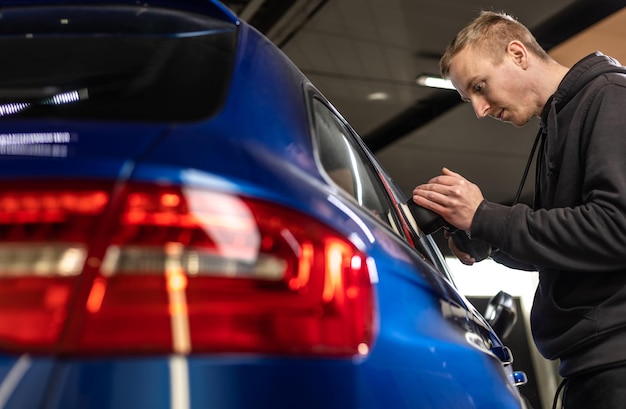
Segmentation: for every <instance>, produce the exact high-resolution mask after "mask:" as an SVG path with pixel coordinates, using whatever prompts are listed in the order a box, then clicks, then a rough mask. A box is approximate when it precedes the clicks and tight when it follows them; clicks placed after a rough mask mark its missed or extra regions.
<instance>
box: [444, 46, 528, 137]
mask: <svg viewBox="0 0 626 409" xmlns="http://www.w3.org/2000/svg"><path fill="white" fill-rule="evenodd" d="M525 74H526V71H525V70H524V68H523V67H522V65H521V64H519V60H516V59H515V58H514V56H513V55H510V54H509V53H507V54H505V56H504V59H503V60H502V61H501V62H500V63H498V64H497V65H495V64H494V62H493V61H492V60H491V59H490V58H489V57H485V56H483V55H481V54H480V53H478V52H475V51H474V50H472V49H471V48H467V47H466V48H465V49H463V50H461V51H460V52H459V53H458V54H457V55H455V56H454V57H453V58H452V62H451V64H450V80H451V81H452V84H454V87H455V88H456V90H457V91H458V92H459V94H460V95H461V98H462V99H463V100H464V101H467V102H471V104H472V107H473V108H474V112H475V113H476V116H477V117H478V118H484V117H485V116H491V117H492V118H495V119H498V120H500V121H503V122H510V123H511V124H513V125H515V126H518V127H519V126H522V125H524V124H526V123H527V122H528V121H530V119H531V118H532V117H533V116H534V115H535V106H536V105H535V104H534V103H533V99H532V98H533V94H532V92H530V91H529V89H528V85H527V84H526V82H527V81H525Z"/></svg>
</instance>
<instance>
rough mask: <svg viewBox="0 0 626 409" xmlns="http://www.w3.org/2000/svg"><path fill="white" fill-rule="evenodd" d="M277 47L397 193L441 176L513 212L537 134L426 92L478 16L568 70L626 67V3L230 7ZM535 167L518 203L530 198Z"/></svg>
mask: <svg viewBox="0 0 626 409" xmlns="http://www.w3.org/2000/svg"><path fill="white" fill-rule="evenodd" d="M224 3H225V4H226V5H227V6H228V7H230V8H231V9H232V10H233V11H234V12H235V13H237V14H238V15H239V16H240V17H241V18H242V19H243V20H246V21H248V22H249V23H251V24H252V25H253V26H255V27H256V28H257V29H259V30H260V31H261V32H263V33H264V34H265V35H266V36H267V37H268V38H269V39H270V40H272V41H273V42H274V43H275V44H277V45H278V46H279V47H280V48H281V49H282V50H283V51H284V52H285V53H286V54H287V55H288V56H289V57H290V58H291V59H292V60H293V61H294V62H295V64H296V65H297V66H298V67H299V68H300V69H301V70H302V71H303V72H304V74H305V75H306V76H307V77H309V79H310V80H311V81H312V82H313V83H314V84H315V85H316V86H317V88H318V89H319V90H320V91H321V92H322V93H323V94H324V95H325V96H326V97H327V98H328V99H329V100H330V101H331V102H332V103H333V104H334V105H335V106H336V107H337V109H338V110H339V111H340V112H341V113H342V115H343V116H344V117H345V118H346V120H347V121H348V122H349V123H350V124H351V125H352V127H353V128H354V129H355V130H356V131H357V132H358V133H359V134H360V136H361V137H362V138H363V140H364V141H365V143H366V144H367V145H368V146H369V147H370V149H371V150H372V151H373V152H374V154H375V155H376V156H377V158H378V159H379V161H380V163H381V164H382V165H383V167H384V168H385V169H386V170H387V171H388V173H389V174H390V175H391V177H392V178H393V179H394V180H395V182H396V183H397V185H398V186H399V187H400V188H401V189H402V190H403V191H404V192H405V193H406V194H407V195H409V194H410V192H411V190H412V189H413V187H414V186H416V185H418V184H420V183H422V182H425V181H427V180H428V179H429V178H431V177H433V176H435V175H437V174H438V173H439V172H440V170H441V168H442V167H443V166H446V167H448V168H450V169H452V170H454V171H456V172H459V173H461V174H463V175H464V176H465V177H466V178H467V179H469V180H471V181H472V182H474V183H476V184H478V185H479V186H480V187H481V189H482V192H483V195H484V196H485V198H487V199H488V200H491V201H495V202H499V203H504V204H509V203H511V202H512V200H513V198H514V196H515V193H516V192H517V190H518V185H519V183H520V180H521V177H522V174H523V172H524V168H525V165H526V162H527V159H528V156H529V153H530V150H531V147H532V144H533V141H534V137H535V134H536V132H537V128H538V120H534V121H532V122H531V123H529V124H527V125H526V126H524V127H522V128H515V127H513V126H511V125H510V124H503V123H500V122H497V121H494V120H492V119H482V120H478V119H477V118H476V116H475V115H474V112H473V110H472V108H471V105H470V104H464V103H461V100H460V97H459V96H458V94H457V93H456V91H453V90H452V91H450V90H435V89H431V88H424V87H421V86H418V85H417V84H416V82H415V79H416V77H417V76H418V75H420V74H425V73H428V74H437V73H438V72H439V69H438V62H439V57H440V56H441V54H442V52H443V50H444V49H445V47H446V46H447V44H448V43H449V42H450V40H451V39H452V38H453V37H454V35H455V34H456V33H457V32H458V30H460V29H461V28H462V27H463V26H464V25H465V24H466V23H468V22H469V21H470V20H471V19H473V18H474V17H475V16H477V15H478V13H479V11H480V10H494V11H505V12H507V13H509V14H511V15H513V16H514V17H516V18H517V19H518V20H519V21H520V22H522V23H523V24H525V25H526V26H528V27H529V28H530V29H531V30H532V31H533V32H534V34H535V36H536V37H537V39H538V41H539V43H540V44H541V45H542V46H543V47H544V48H545V49H547V50H548V51H549V53H550V54H551V55H552V56H553V57H554V58H555V59H556V60H557V61H559V62H561V63H562V64H564V65H567V66H571V65H572V64H573V63H575V62H576V61H577V60H578V59H580V58H582V57H584V56H585V55H587V54H588V53H590V52H593V51H595V50H600V51H602V52H604V53H605V54H609V55H611V56H613V57H615V58H617V59H618V60H619V61H621V62H622V63H625V64H626V46H624V44H626V8H624V7H626V0H620V1H615V0H551V1H546V0H525V1H523V2H522V1H518V0H439V1H432V0H429V1H424V0H232V1H224ZM533 171H534V166H533V167H531V170H530V173H529V176H528V182H527V183H526V184H525V188H524V190H523V194H522V199H521V201H523V202H527V203H529V202H530V201H531V200H532V189H533V180H534V177H533V174H534V172H533Z"/></svg>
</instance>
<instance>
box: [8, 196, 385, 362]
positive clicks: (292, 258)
mask: <svg viewBox="0 0 626 409" xmlns="http://www.w3.org/2000/svg"><path fill="white" fill-rule="evenodd" d="M18 196H19V194H18ZM102 210H103V208H102V209H100V214H99V215H98V216H101V217H104V222H103V223H102V225H100V226H99V227H98V228H95V226H96V224H95V220H93V219H94V218H95V216H96V215H94V214H90V215H89V216H87V218H91V221H90V222H86V221H85V220H83V221H82V222H81V224H80V228H78V227H75V229H76V230H80V231H82V233H81V234H82V236H80V235H79V234H77V235H76V238H75V240H74V242H75V243H78V244H74V245H73V246H74V247H71V248H72V249H76V248H79V247H80V246H82V247H80V248H82V249H83V253H82V257H83V259H82V260H83V263H84V264H85V268H84V269H82V270H80V271H82V274H80V271H79V273H78V274H76V273H73V274H70V275H62V274H60V273H58V271H57V270H54V271H53V272H52V273H51V274H48V275H46V276H41V277H38V276H34V274H19V273H18V274H12V275H2V273H1V271H2V268H3V267H4V266H0V277H2V283H3V284H2V289H0V294H3V293H4V289H5V288H6V289H7V291H9V288H11V290H10V291H11V292H12V293H15V294H17V293H19V289H18V290H17V291H15V289H16V288H19V287H20V286H21V287H24V288H29V290H28V291H29V294H31V295H32V297H31V298H32V300H31V301H29V300H26V299H21V298H19V296H18V295H15V297H14V299H13V301H11V300H9V301H6V300H4V299H3V300H0V317H3V316H4V315H5V312H9V311H11V310H18V311H20V310H21V311H22V315H23V317H25V318H26V321H27V320H30V321H27V322H26V321H25V322H24V324H23V325H22V326H23V328H24V330H23V331H22V333H21V334H22V335H20V336H13V335H11V334H10V332H11V331H10V329H11V327H14V325H15V323H14V322H13V321H15V319H12V318H11V319H9V318H6V319H5V318H0V340H4V341H6V342H5V344H7V345H11V344H15V345H27V344H31V345H33V346H35V347H39V346H41V347H46V348H45V349H49V348H52V347H55V348H56V349H55V350H60V351H62V352H66V353H86V354H89V353H106V352H119V353H126V352H129V353H141V352H145V353H159V352H171V351H174V352H181V353H188V352H260V353H297V354H323V355H352V354H357V353H363V352H364V351H367V349H368V347H369V345H370V344H371V342H372V325H373V324H372V322H373V293H372V284H371V282H370V277H369V272H368V267H367V263H366V256H365V255H364V254H363V253H361V252H360V251H359V250H358V249H357V248H356V247H355V246H354V245H353V244H352V243H350V242H349V241H348V240H346V239H345V238H343V237H341V236H340V235H338V234H337V233H336V232H334V231H333V230H332V229H329V228H328V227H326V226H325V225H323V224H321V223H319V222H317V221H315V220H313V219H310V218H308V217H307V216H304V215H302V214H300V213H298V212H295V211H293V210H289V209H286V208H282V207H278V206H276V205H274V204H271V203H266V202H262V201H255V200H248V199H242V198H239V197H235V196H232V195H228V194H222V193H215V192H208V191H201V190H185V191H181V190H179V189H169V188H163V187H156V186H134V187H133V188H131V189H128V190H127V191H125V192H124V193H122V200H120V201H119V202H117V204H116V205H114V206H111V209H110V210H109V212H111V213H110V214H112V217H109V216H102ZM75 211H76V210H71V211H70V209H67V208H66V209H65V212H66V214H70V213H72V212H75ZM72 214H73V213H72ZM5 216H6V215H4V214H2V215H0V226H2V228H4V227H5V225H6V227H7V228H16V227H15V226H16V225H18V224H19V223H18V222H10V223H5V222H3V221H2V219H1V218H2V217H5ZM70 219H71V218H70ZM77 219H80V217H78V218H77ZM29 223H30V222H29ZM37 223H39V224H40V226H39V227H38V228H36V229H34V230H38V229H41V230H44V229H45V228H46V226H47V224H48V223H47V222H45V221H43V219H42V217H41V216H40V217H39V221H38V222H37ZM22 224H23V226H22V227H21V228H18V230H19V229H22V230H24V229H26V228H27V226H26V225H25V222H23V223H22ZM48 227H49V226H48ZM68 229H69V230H72V229H74V227H71V228H70V227H68ZM5 237H6V236H5ZM28 237H29V236H28V235H26V236H24V238H23V240H13V241H16V242H18V246H21V248H22V250H23V251H28V249H29V248H30V247H29V246H30V245H31V242H30V241H29V240H28ZM79 237H82V240H81V239H80V238H79ZM48 242H49V243H53V244H56V245H60V246H61V247H62V248H65V247H68V248H69V245H66V241H65V240H59V236H50V237H48ZM59 243H60V244H59ZM11 245H13V244H11ZM64 246H65V247H64ZM0 247H2V248H4V247H5V245H4V243H3V244H2V246H0ZM57 258H58V257H57ZM85 259H87V260H88V262H86V263H85V261H84V260H85ZM2 263H3V262H2V259H1V253H0V264H2ZM27 264H28V263H27ZM35 264H36V262H35V261H32V262H31V264H30V267H28V266H27V267H26V270H29V269H34V268H35V267H34V266H35ZM79 264H80V263H79ZM14 269H15V268H14ZM72 271H75V270H72ZM31 287H32V288H31ZM37 291H39V293H38V292H37ZM44 292H45V294H44ZM46 299H47V300H48V301H44V300H46ZM50 300H52V301H50ZM18 301H20V302H18ZM71 302H74V303H75V304H72V309H71V314H67V311H68V308H69V305H70V303H71ZM46 303H47V304H46ZM44 306H48V307H45V308H47V309H45V308H44ZM43 310H45V311H48V312H46V314H47V315H45V317H48V318H45V317H42V316H41V315H39V314H40V313H41V311H43ZM52 316H54V317H56V320H57V321H55V322H57V324H54V325H55V328H56V329H55V331H50V330H47V331H45V336H43V333H44V331H43V330H42V334H40V335H37V334H31V333H30V332H29V330H27V328H31V326H32V325H35V326H41V323H46V324H50V322H52V321H53V320H51V319H50V318H51V317H52ZM65 318H67V320H66V321H65ZM48 321H50V322H48ZM64 322H65V326H62V325H61V324H62V323H64ZM51 325H52V324H51ZM61 328H64V329H65V332H64V333H63V332H61V330H60V329H61Z"/></svg>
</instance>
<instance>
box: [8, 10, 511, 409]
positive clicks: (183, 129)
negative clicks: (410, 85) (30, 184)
mask: <svg viewBox="0 0 626 409" xmlns="http://www.w3.org/2000/svg"><path fill="white" fill-rule="evenodd" d="M25 1H26V0H25ZM28 3H29V4H53V3H56V2H54V1H46V0H41V1H35V0H28ZM77 3H84V4H92V3H94V2H92V1H89V0H86V1H81V2H77ZM112 3H135V2H134V1H133V2H130V1H129V2H122V1H116V2H112ZM142 3H144V2H142ZM145 3H146V4H148V5H159V6H163V5H166V4H170V5H172V7H183V6H182V5H183V4H184V5H185V6H184V7H187V8H188V9H192V10H195V11H198V12H199V11H202V10H205V9H206V10H207V13H208V14H209V15H211V16H213V17H215V16H217V17H218V18H220V19H222V20H224V21H226V22H230V23H232V24H238V29H237V30H238V36H237V52H236V58H235V63H234V68H233V73H232V77H231V78H230V79H229V80H228V81H229V84H228V89H229V92H228V96H227V98H226V100H225V101H224V104H223V106H222V107H221V109H220V110H219V111H218V112H217V113H216V114H215V115H214V116H212V117H210V118H207V119H206V120H203V121H196V122H191V123H189V122H168V123H158V122H154V123H129V122H121V121H111V122H107V121H86V120H76V119H74V120H69V119H50V120H43V119H41V120H32V119H29V120H20V119H19V118H15V119H10V120H6V121H1V122H0V136H1V135H10V134H11V135H14V134H15V135H24V134H29V133H31V134H32V133H44V134H53V133H63V134H67V135H69V139H67V140H66V139H63V140H61V141H60V142H54V141H53V142H50V143H47V144H45V145H46V146H45V148H46V149H48V148H49V149H50V151H54V150H55V149H56V150H57V151H62V152H64V153H65V154H64V155H59V156H54V155H45V152H44V154H43V155H34V154H31V155H29V154H23V153H24V152H22V154H19V152H6V151H5V152H4V153H2V152H0V182H2V181H6V180H14V179H16V178H18V179H23V180H27V179H42V178H52V179H64V178H77V179H82V180H91V179H93V180H115V181H119V182H123V181H140V182H151V183H158V184H173V185H181V186H185V187H201V188H207V189H211V190H217V191H222V192H229V193H232V194H236V195H240V196H246V197H255V198H260V199H265V200H268V201H271V202H274V203H277V204H280V205H284V206H287V207H290V208H294V209H297V210H299V211H301V212H303V213H305V214H307V215H308V216H310V217H313V218H314V219H316V220H319V221H321V222H322V223H324V224H326V225H328V226H331V227H332V228H333V229H334V230H336V231H337V232H339V233H341V234H342V235H343V236H345V237H349V238H350V239H351V241H352V242H353V243H355V244H356V245H357V246H358V247H359V249H360V250H362V251H363V252H365V253H366V254H367V255H368V256H369V257H370V259H371V260H372V263H373V265H374V266H375V271H374V273H375V275H373V276H372V281H373V286H374V289H375V295H376V308H377V310H376V314H375V316H376V331H375V337H374V342H373V345H372V347H371V349H370V350H369V351H368V352H367V353H365V354H364V355H363V356H357V357H354V358H352V359H346V358H341V359H331V358H303V357H297V356H295V357H294V356H289V357H286V356H260V355H258V356H257V355H229V354H215V355H195V354H191V355H188V356H178V355H172V356H149V357H146V356H143V357H137V356H106V357H103V356H97V357H82V358H81V357H78V356H67V355H64V356H29V357H26V358H25V357H19V356H7V355H5V356H0V403H4V406H2V405H0V407H4V408H36V407H44V408H46V409H67V408H92V409H104V408H116V409H126V408H129V409H130V408H133V409H135V408H155V409H159V408H163V409H165V408H173V409H189V408H225V409H238V408H295V407H297V408H322V407H323V408H363V409H370V408H371V409H374V408H381V409H383V408H384V409H386V408H455V409H465V408H467V409H473V408H481V409H487V408H494V409H496V408H497V409H519V408H522V407H523V404H522V402H521V399H520V396H519V393H518V390H517V389H516V388H515V387H514V386H513V376H512V368H511V366H510V365H504V364H503V363H502V362H501V361H500V360H499V359H498V358H497V356H496V355H494V354H493V353H492V352H490V348H494V347H501V346H502V344H501V341H500V340H499V339H498V337H497V335H496V334H494V333H493V332H492V331H491V329H490V328H489V327H488V326H487V325H486V324H485V321H484V319H482V317H480V316H477V313H476V312H475V311H474V310H473V307H471V305H470V304H469V302H468V301H467V300H466V299H465V298H464V297H463V296H462V295H461V294H459V293H458V291H457V290H456V288H455V287H454V285H453V284H452V283H451V282H450V281H449V280H448V279H446V278H445V274H444V273H443V272H441V271H438V270H437V268H436V266H433V265H432V264H431V262H429V261H428V260H426V259H425V257H424V256H423V255H422V254H421V253H420V252H418V251H417V250H416V249H415V247H414V246H412V245H411V242H410V240H409V239H408V238H407V237H406V235H405V234H404V233H399V232H394V231H393V230H392V229H391V228H390V227H389V226H388V225H386V224H384V223H382V222H381V221H380V220H379V219H378V218H377V217H376V216H375V215H373V214H372V213H371V212H369V211H368V210H367V209H364V208H363V207H361V206H359V205H358V204H357V203H356V202H354V201H351V200H348V199H346V196H345V194H344V193H342V192H340V191H339V189H338V187H337V186H336V185H334V184H332V183H329V182H328V181H327V178H326V177H325V176H324V175H323V173H322V171H321V170H320V166H319V160H318V158H317V157H316V153H315V151H314V145H313V142H312V137H311V121H310V119H309V115H310V107H309V106H308V105H307V91H306V90H307V86H309V85H310V84H309V82H308V80H307V79H306V78H305V77H304V76H303V75H302V74H301V73H300V72H299V71H298V69H297V68H296V67H295V66H294V65H293V64H292V63H291V62H290V61H289V60H288V59H287V58H286V56H285V55H284V54H283V53H282V52H281V51H280V50H279V49H277V48H276V47H275V46H273V45H272V44H271V43H270V42H268V41H267V40H266V39H265V38H264V37H263V36H261V35H260V34H259V33H258V32H257V31H256V30H254V29H253V28H251V27H249V26H247V25H246V24H245V23H243V22H237V21H236V17H234V16H233V15H232V13H230V12H229V11H228V10H226V9H225V8H224V7H223V6H222V5H221V4H219V3H218V2H215V1H201V0H186V1H184V2H183V1H181V0H177V1H170V2H167V1H148V2H145ZM0 4H2V5H12V4H25V3H24V2H22V1H21V0H20V1H19V2H17V1H8V0H2V1H1V2H0ZM0 49H1V48H0ZM320 97H321V96H320ZM39 148H41V147H39ZM363 155H364V157H367V158H368V160H370V161H372V162H373V163H372V166H373V167H374V166H376V165H375V158H374V157H373V156H371V155H370V154H369V153H367V152H366V150H365V149H364V152H363ZM379 170H380V169H379ZM380 171H382V170H380ZM393 189H394V188H392V193H393V194H394V195H395V196H396V197H395V199H396V200H397V201H399V202H403V200H404V198H402V197H401V196H402V194H401V193H399V192H398V191H396V190H393ZM430 243H431V245H432V241H431V242H430ZM433 251H434V250H433ZM435 254H439V253H436V251H435ZM439 256H440V254H439ZM374 273H373V274H374ZM70 355H71V354H70ZM20 365H22V366H20ZM16 368H17V369H16ZM19 370H23V373H18V372H16V371H19ZM16 373H18V374H19V375H20V376H19V377H16V376H15V374H16ZM11 374H13V375H14V376H13V377H11V376H10V375H11ZM11 382H15V384H14V385H12V384H11ZM3 398H4V399H5V400H4V401H3V400H2V399H3Z"/></svg>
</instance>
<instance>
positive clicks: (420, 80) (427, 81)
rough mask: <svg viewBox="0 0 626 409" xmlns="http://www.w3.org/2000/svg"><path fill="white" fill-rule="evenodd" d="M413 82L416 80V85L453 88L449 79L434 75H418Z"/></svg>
mask: <svg viewBox="0 0 626 409" xmlns="http://www.w3.org/2000/svg"><path fill="white" fill-rule="evenodd" d="M415 82H417V85H421V86H422V87H431V88H443V89H455V88H454V85H452V82H451V81H450V80H444V79H443V78H441V77H435V76H432V75H420V76H418V77H417V78H416V79H415Z"/></svg>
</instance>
